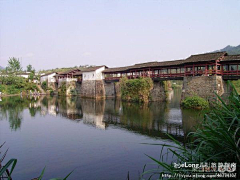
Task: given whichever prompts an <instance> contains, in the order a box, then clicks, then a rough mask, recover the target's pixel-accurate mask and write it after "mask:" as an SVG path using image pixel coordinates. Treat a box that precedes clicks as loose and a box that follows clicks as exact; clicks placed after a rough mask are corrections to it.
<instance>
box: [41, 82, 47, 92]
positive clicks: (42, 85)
mask: <svg viewBox="0 0 240 180" xmlns="http://www.w3.org/2000/svg"><path fill="white" fill-rule="evenodd" d="M41 87H42V89H43V90H44V91H46V90H47V82H46V81H43V82H42V84H41Z"/></svg>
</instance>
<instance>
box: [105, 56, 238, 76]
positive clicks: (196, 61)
mask: <svg viewBox="0 0 240 180" xmlns="http://www.w3.org/2000/svg"><path fill="white" fill-rule="evenodd" d="M103 73H104V74H105V81H118V80H119V79H120V78H122V77H128V78H130V79H132V78H138V77H151V78H153V79H166V80H171V79H183V77H186V76H211V75H220V76H223V79H224V80H228V79H240V55H228V54H227V53H226V52H217V53H206V54H198V55H192V56H190V57H189V58H187V59H184V60H176V61H165V62H149V63H142V64H135V65H133V66H126V67H119V68H108V69H105V70H104V71H103Z"/></svg>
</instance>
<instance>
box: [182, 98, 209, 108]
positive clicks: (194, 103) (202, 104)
mask: <svg viewBox="0 0 240 180" xmlns="http://www.w3.org/2000/svg"><path fill="white" fill-rule="evenodd" d="M181 105H182V107H183V108H187V109H207V108H209V103H208V101H206V100H205V99H203V98H201V97H199V96H190V97H186V99H184V100H183V101H182V102H181Z"/></svg>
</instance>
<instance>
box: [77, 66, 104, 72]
mask: <svg viewBox="0 0 240 180" xmlns="http://www.w3.org/2000/svg"><path fill="white" fill-rule="evenodd" d="M101 67H106V68H107V66H105V65H102V66H93V67H89V68H84V69H82V70H81V71H82V72H91V71H96V70H97V69H99V68H101Z"/></svg>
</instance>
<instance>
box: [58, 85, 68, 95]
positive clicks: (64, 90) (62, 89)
mask: <svg viewBox="0 0 240 180" xmlns="http://www.w3.org/2000/svg"><path fill="white" fill-rule="evenodd" d="M66 89H67V86H66V82H63V83H62V84H61V87H60V88H59V89H58V94H59V95H66Z"/></svg>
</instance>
